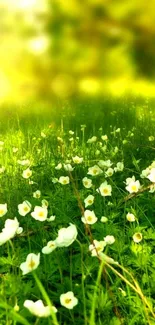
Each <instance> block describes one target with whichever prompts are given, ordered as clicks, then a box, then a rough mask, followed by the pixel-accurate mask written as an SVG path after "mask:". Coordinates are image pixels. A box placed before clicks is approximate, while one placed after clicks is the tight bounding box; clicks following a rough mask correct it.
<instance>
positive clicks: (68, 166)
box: [64, 164, 74, 172]
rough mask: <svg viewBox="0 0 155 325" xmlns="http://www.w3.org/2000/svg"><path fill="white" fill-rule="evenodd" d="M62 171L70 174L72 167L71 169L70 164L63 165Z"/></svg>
mask: <svg viewBox="0 0 155 325" xmlns="http://www.w3.org/2000/svg"><path fill="white" fill-rule="evenodd" d="M64 169H65V170H66V171H67V172H72V171H73V170H74V167H72V165H71V164H64Z"/></svg>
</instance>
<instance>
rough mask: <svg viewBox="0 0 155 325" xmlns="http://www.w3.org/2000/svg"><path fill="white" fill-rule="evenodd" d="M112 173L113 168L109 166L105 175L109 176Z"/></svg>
mask: <svg viewBox="0 0 155 325" xmlns="http://www.w3.org/2000/svg"><path fill="white" fill-rule="evenodd" d="M113 173H114V169H113V168H111V167H109V168H108V169H107V170H106V172H105V177H111V176H112V175H113Z"/></svg>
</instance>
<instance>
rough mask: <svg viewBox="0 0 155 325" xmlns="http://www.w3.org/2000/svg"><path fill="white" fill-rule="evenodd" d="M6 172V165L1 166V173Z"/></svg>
mask: <svg viewBox="0 0 155 325" xmlns="http://www.w3.org/2000/svg"><path fill="white" fill-rule="evenodd" d="M4 172H5V167H4V166H2V167H0V174H3V173H4Z"/></svg>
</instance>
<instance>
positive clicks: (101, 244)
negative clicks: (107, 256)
mask: <svg viewBox="0 0 155 325" xmlns="http://www.w3.org/2000/svg"><path fill="white" fill-rule="evenodd" d="M105 246H106V242H105V241H104V240H101V241H98V240H96V239H94V240H93V244H91V245H89V251H91V255H92V256H98V255H99V254H100V253H101V252H103V250H104V248H105Z"/></svg>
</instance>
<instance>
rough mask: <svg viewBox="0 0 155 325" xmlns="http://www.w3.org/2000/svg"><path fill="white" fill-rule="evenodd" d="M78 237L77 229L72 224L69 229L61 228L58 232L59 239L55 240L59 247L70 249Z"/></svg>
mask: <svg viewBox="0 0 155 325" xmlns="http://www.w3.org/2000/svg"><path fill="white" fill-rule="evenodd" d="M77 235H78V232H77V228H76V226H75V225H73V224H72V223H70V226H69V227H67V228H61V229H60V230H59V231H58V237H57V238H56V240H55V243H56V245H57V246H58V247H68V246H70V245H71V244H72V243H73V242H74V240H75V239H76V237H77Z"/></svg>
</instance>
